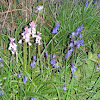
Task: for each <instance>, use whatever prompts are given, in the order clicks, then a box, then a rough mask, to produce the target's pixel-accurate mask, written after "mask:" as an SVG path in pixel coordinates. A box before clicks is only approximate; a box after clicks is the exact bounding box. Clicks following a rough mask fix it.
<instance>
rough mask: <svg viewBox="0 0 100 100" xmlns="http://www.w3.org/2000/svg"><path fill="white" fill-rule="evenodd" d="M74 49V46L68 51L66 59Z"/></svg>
mask: <svg viewBox="0 0 100 100" xmlns="http://www.w3.org/2000/svg"><path fill="white" fill-rule="evenodd" d="M72 51H73V48H71V49H70V50H68V51H67V53H66V54H65V59H66V58H67V57H69V56H70V55H71V54H72Z"/></svg>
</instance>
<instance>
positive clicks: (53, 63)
mask: <svg viewBox="0 0 100 100" xmlns="http://www.w3.org/2000/svg"><path fill="white" fill-rule="evenodd" d="M50 63H51V64H52V67H54V68H57V66H56V62H55V59H52V60H51V61H50Z"/></svg>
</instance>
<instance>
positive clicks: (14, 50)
mask: <svg viewBox="0 0 100 100" xmlns="http://www.w3.org/2000/svg"><path fill="white" fill-rule="evenodd" d="M14 40H15V39H14V38H10V43H9V48H8V50H11V53H12V54H15V53H17V45H16V44H15V43H14V42H13V41H14Z"/></svg>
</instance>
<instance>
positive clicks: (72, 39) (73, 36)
mask: <svg viewBox="0 0 100 100" xmlns="http://www.w3.org/2000/svg"><path fill="white" fill-rule="evenodd" d="M75 36H76V32H72V33H71V35H70V38H71V41H74V38H75Z"/></svg>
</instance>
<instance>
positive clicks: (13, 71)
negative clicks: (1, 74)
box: [12, 54, 15, 80]
mask: <svg viewBox="0 0 100 100" xmlns="http://www.w3.org/2000/svg"><path fill="white" fill-rule="evenodd" d="M12 59H13V60H12V63H13V80H14V66H15V65H14V54H13V55H12Z"/></svg>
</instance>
